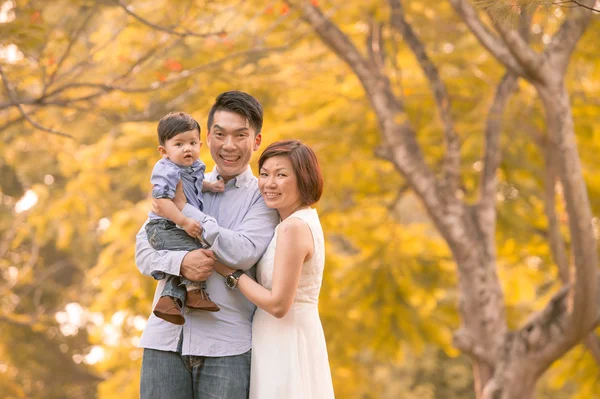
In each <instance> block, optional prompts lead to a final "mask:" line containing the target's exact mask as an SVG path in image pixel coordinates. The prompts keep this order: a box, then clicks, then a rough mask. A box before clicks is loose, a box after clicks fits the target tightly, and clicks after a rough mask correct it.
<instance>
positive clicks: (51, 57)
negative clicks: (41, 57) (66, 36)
mask: <svg viewBox="0 0 600 399" xmlns="http://www.w3.org/2000/svg"><path fill="white" fill-rule="evenodd" d="M47 63H48V65H49V66H50V65H54V64H56V60H54V56H53V55H50V56H48V61H47Z"/></svg>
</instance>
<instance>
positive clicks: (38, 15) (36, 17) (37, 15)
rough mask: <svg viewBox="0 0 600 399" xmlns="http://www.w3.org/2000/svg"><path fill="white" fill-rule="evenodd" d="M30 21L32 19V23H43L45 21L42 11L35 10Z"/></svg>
mask: <svg viewBox="0 0 600 399" xmlns="http://www.w3.org/2000/svg"><path fill="white" fill-rule="evenodd" d="M29 21H31V23H32V24H41V23H42V22H43V20H42V12H41V11H40V10H35V11H34V12H33V13H32V14H31V16H30V17H29Z"/></svg>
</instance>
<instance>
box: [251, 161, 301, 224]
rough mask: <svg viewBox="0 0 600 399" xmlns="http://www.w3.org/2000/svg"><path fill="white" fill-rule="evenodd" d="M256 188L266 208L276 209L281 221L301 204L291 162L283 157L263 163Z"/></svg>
mask: <svg viewBox="0 0 600 399" xmlns="http://www.w3.org/2000/svg"><path fill="white" fill-rule="evenodd" d="M258 188H259V189H260V192H261V194H262V196H263V198H264V199H265V203H266V204H267V206H268V207H269V208H274V209H277V210H278V211H279V215H280V216H281V219H285V218H286V217H288V216H289V215H291V214H292V213H293V212H294V211H295V210H296V208H298V207H299V206H300V204H301V200H300V191H299V190H298V179H297V178H296V174H295V173H294V169H293V167H292V162H291V161H290V159H289V158H288V157H286V156H284V155H277V156H274V157H271V158H269V159H267V160H266V161H265V163H264V164H263V166H262V168H261V169H260V175H259V178H258Z"/></svg>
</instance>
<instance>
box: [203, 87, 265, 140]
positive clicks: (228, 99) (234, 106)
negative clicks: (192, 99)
mask: <svg viewBox="0 0 600 399" xmlns="http://www.w3.org/2000/svg"><path fill="white" fill-rule="evenodd" d="M217 111H229V112H233V113H236V114H238V115H241V116H243V117H244V118H246V120H247V121H248V123H249V124H250V127H251V128H253V129H254V131H255V132H256V134H259V133H260V131H261V130H262V124H263V109H262V106H261V105H260V103H259V102H258V101H257V100H256V98H254V97H252V96H251V95H250V94H247V93H244V92H241V91H235V90H234V91H226V92H225V93H221V94H219V96H218V97H217V98H216V100H215V103H214V104H213V106H212V108H211V109H210V111H209V113H208V123H207V125H208V130H210V127H211V126H212V124H213V120H214V117H215V113H216V112H217Z"/></svg>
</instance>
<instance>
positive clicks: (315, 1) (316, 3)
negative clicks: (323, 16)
mask: <svg viewBox="0 0 600 399" xmlns="http://www.w3.org/2000/svg"><path fill="white" fill-rule="evenodd" d="M310 4H312V5H313V6H315V7H319V0H310Z"/></svg>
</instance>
